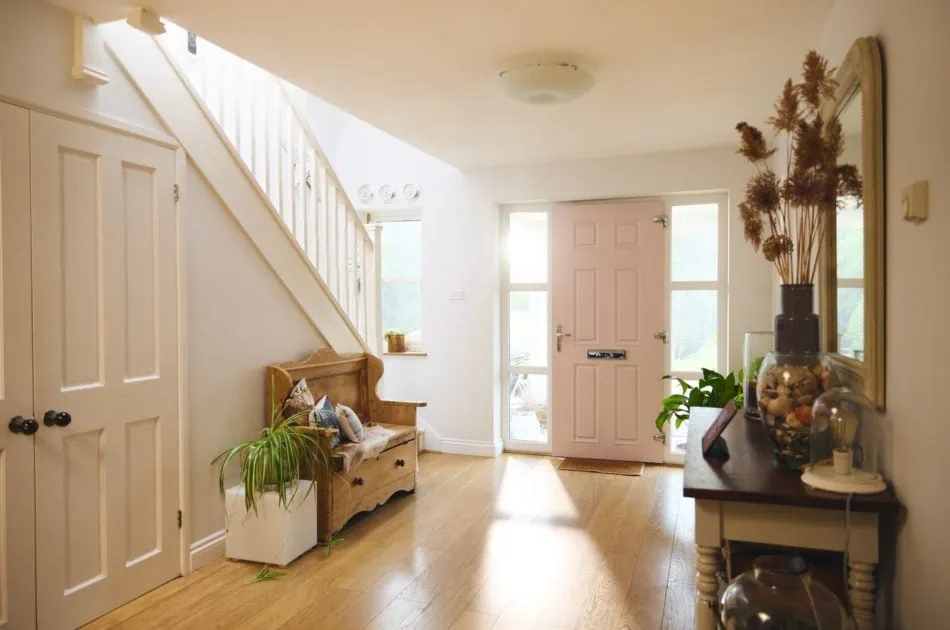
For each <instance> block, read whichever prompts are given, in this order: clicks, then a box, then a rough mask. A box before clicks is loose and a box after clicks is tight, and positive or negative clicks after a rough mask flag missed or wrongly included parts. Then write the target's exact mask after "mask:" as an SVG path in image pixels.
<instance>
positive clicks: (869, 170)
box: [818, 37, 885, 408]
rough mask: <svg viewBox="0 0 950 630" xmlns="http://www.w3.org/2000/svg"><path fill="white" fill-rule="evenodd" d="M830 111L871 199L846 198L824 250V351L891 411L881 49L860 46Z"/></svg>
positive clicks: (846, 158) (842, 71) (843, 71)
mask: <svg viewBox="0 0 950 630" xmlns="http://www.w3.org/2000/svg"><path fill="white" fill-rule="evenodd" d="M836 80H837V82H838V87H837V90H836V94H835V98H834V100H832V99H828V100H827V101H826V102H825V104H824V106H823V108H822V116H823V117H824V119H825V120H831V119H832V118H834V117H836V118H838V120H839V121H840V122H841V125H842V130H843V132H844V136H845V149H844V151H845V152H844V155H843V156H842V157H841V158H840V161H841V162H845V163H851V164H855V165H857V167H858V169H859V170H860V173H861V177H862V179H863V181H864V194H863V199H858V198H855V197H850V198H840V199H839V204H838V205H839V207H838V210H837V212H836V213H835V217H834V220H833V221H829V224H828V225H827V229H826V230H825V240H824V243H823V244H822V250H821V251H822V253H821V262H820V271H819V281H818V304H819V312H820V315H821V322H822V334H821V337H822V338H821V344H822V350H823V351H824V352H827V353H829V354H830V356H831V359H832V362H833V363H834V364H835V367H836V368H838V370H839V373H840V374H842V375H843V377H844V379H845V384H846V385H848V386H850V387H852V388H854V389H856V390H858V391H861V392H863V393H864V394H865V395H866V396H867V397H868V398H870V399H871V401H872V402H873V403H874V404H875V405H877V406H878V407H880V408H883V407H884V308H885V306H884V280H885V271H884V225H885V224H884V107H883V95H882V88H883V83H882V76H881V48H880V45H879V43H878V41H877V39H876V38H874V37H862V38H861V39H859V40H857V41H855V42H854V44H853V45H852V46H851V49H850V50H849V51H848V55H847V57H846V58H845V60H844V62H843V63H842V64H841V67H840V68H839V69H838V74H837V76H836Z"/></svg>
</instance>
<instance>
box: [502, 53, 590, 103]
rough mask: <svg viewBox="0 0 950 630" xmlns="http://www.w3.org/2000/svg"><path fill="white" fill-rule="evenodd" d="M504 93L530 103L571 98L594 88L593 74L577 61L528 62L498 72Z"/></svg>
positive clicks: (565, 101)
mask: <svg viewBox="0 0 950 630" xmlns="http://www.w3.org/2000/svg"><path fill="white" fill-rule="evenodd" d="M498 79H499V81H500V82H501V89H503V90H504V91H505V94H507V95H508V96H510V97H511V98H513V99H515V100H516V101H521V102H522V103H529V104H532V105H555V104H558V103H567V102H568V101H573V100H574V99H576V98H579V97H581V96H583V95H584V94H586V93H587V92H589V91H590V89H591V88H592V87H594V81H595V79H594V75H593V74H591V73H590V72H588V71H587V70H584V69H583V68H581V67H580V66H578V65H577V64H573V63H567V62H559V63H548V62H542V63H531V64H527V65H523V66H518V67H515V68H507V69H505V70H502V71H501V72H499V73H498Z"/></svg>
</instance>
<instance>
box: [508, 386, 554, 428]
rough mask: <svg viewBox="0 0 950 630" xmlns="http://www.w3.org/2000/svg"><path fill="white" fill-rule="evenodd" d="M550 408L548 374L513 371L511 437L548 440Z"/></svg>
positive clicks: (510, 392)
mask: <svg viewBox="0 0 950 630" xmlns="http://www.w3.org/2000/svg"><path fill="white" fill-rule="evenodd" d="M549 409H550V406H549V404H548V377H547V375H546V374H511V375H510V376H509V377H508V437H509V439H511V440H515V441H517V442H541V443H545V442H547V441H548V422H549Z"/></svg>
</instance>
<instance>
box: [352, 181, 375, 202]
mask: <svg viewBox="0 0 950 630" xmlns="http://www.w3.org/2000/svg"><path fill="white" fill-rule="evenodd" d="M356 196H357V197H358V198H359V200H360V202H361V203H369V202H370V201H372V200H373V197H374V196H375V193H374V192H373V187H372V186H370V185H369V184H363V185H362V186H360V187H359V190H357V191H356Z"/></svg>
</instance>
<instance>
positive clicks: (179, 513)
mask: <svg viewBox="0 0 950 630" xmlns="http://www.w3.org/2000/svg"><path fill="white" fill-rule="evenodd" d="M178 529H181V510H178Z"/></svg>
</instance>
